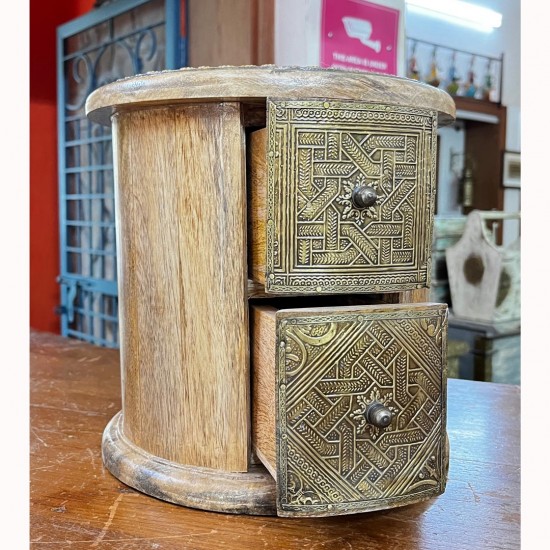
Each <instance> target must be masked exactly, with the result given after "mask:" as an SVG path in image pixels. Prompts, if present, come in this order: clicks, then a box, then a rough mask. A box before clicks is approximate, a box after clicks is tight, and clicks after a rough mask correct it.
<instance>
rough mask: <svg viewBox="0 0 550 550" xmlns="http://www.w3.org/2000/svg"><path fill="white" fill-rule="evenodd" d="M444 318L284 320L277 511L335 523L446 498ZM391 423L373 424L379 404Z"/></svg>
mask: <svg viewBox="0 0 550 550" xmlns="http://www.w3.org/2000/svg"><path fill="white" fill-rule="evenodd" d="M446 333H447V309H446V307H445V306H442V305H441V304H437V305H426V306H422V307H420V308H417V309H413V310H408V311H407V310H405V308H403V307H399V306H397V307H396V306H394V307H393V308H386V309H382V310H380V309H377V310H376V311H374V310H371V311H369V308H361V309H359V310H357V308H354V311H353V312H350V311H345V310H344V308H342V309H340V310H339V311H335V312H334V313H326V312H323V313H322V314H314V313H313V312H312V311H311V310H310V311H309V312H308V311H303V312H299V311H297V310H292V311H287V312H280V314H279V315H278V325H277V342H278V360H277V372H278V390H277V415H278V421H277V425H278V430H279V433H278V448H277V475H278V509H279V512H280V515H306V516H315V515H336V514H349V513H356V512H362V511H369V510H377V509H383V508H390V507H394V506H401V505H404V504H408V503H411V502H418V501H421V500H424V499H426V498H429V497H431V496H434V495H437V494H440V493H442V492H443V491H444V490H445V483H446V474H445V472H446V464H447V461H448V457H447V453H446V449H445V438H446V352H445V350H446ZM374 403H376V404H378V406H380V405H382V406H383V407H385V409H386V410H388V411H390V412H391V423H390V424H389V425H387V426H386V427H377V426H375V425H373V424H372V423H369V421H368V420H367V418H368V415H367V414H366V412H367V410H368V408H369V406H370V405H372V404H374Z"/></svg>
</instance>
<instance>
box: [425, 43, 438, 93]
mask: <svg viewBox="0 0 550 550" xmlns="http://www.w3.org/2000/svg"><path fill="white" fill-rule="evenodd" d="M428 84H431V85H432V86H434V87H435V88H437V87H439V84H441V78H440V77H439V70H438V68H437V48H436V47H434V49H433V52H432V62H431V65H430V75H429V76H428Z"/></svg>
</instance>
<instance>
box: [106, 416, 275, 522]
mask: <svg viewBox="0 0 550 550" xmlns="http://www.w3.org/2000/svg"><path fill="white" fill-rule="evenodd" d="M102 452H103V463H104V464H105V467H106V468H107V469H108V470H109V471H110V472H111V473H112V474H113V475H114V476H115V477H116V478H118V479H120V481H122V482H123V483H126V485H129V486H130V487H133V488H134V489H137V490H138V491H141V492H142V493H146V494H147V495H150V496H153V497H156V498H159V499H161V500H166V501H168V502H173V503H174V504H181V505H183V506H189V507H191V508H200V509H202V510H210V511H212V512H226V513H231V514H251V515H261V516H272V515H276V506H275V498H276V493H275V481H274V479H273V478H272V477H271V475H270V474H269V472H268V471H267V470H266V469H265V468H264V467H263V466H261V465H257V466H252V467H251V468H250V470H249V471H248V472H244V473H234V472H223V471H220V470H213V469H210V468H199V467H196V466H185V465H182V464H176V463H174V462H170V461H168V460H164V459H162V458H160V457H157V456H154V455H152V454H149V453H148V452H146V451H144V450H143V449H141V448H139V447H137V446H136V445H134V444H133V443H132V442H131V441H129V440H128V439H127V438H126V437H124V434H123V433H122V412H119V413H118V414H117V415H115V416H114V417H113V419H112V420H111V421H110V422H109V424H108V425H107V427H106V428H105V431H104V433H103V443H102Z"/></svg>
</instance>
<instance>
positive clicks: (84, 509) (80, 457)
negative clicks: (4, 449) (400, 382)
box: [30, 333, 520, 550]
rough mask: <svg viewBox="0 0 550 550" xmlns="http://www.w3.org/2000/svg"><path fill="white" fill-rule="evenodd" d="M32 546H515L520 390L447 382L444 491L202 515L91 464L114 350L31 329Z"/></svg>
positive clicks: (364, 549)
mask: <svg viewBox="0 0 550 550" xmlns="http://www.w3.org/2000/svg"><path fill="white" fill-rule="evenodd" d="M30 400H31V411H30V422H31V426H30V451H31V457H30V460H31V463H30V482H31V502H30V514H31V518H30V520H31V526H30V541H31V544H30V546H31V548H35V549H37V550H38V549H39V548H52V549H53V548H72V549H76V550H80V549H87V548H92V549H93V548H101V549H104V550H107V549H109V550H111V549H112V550H115V549H116V550H144V549H155V550H168V549H170V550H172V549H173V550H180V549H193V550H212V549H219V548H228V549H232V548H234V549H239V550H240V549H243V548H246V549H256V548H267V549H276V548H277V549H280V548H284V549H285V550H294V549H316V550H320V549H330V550H343V549H353V550H375V549H377V550H379V549H381V548H383V549H384V550H442V549H445V550H455V549H457V550H458V549H460V550H466V549H468V550H470V549H475V550H485V549H487V550H489V549H500V550H502V549H504V550H517V549H518V548H519V547H520V415H519V411H520V389H519V387H518V386H510V385H501V384H493V383H486V382H473V381H466V380H455V379H453V380H449V387H448V406H449V410H448V424H447V425H448V430H449V435H450V441H451V465H450V471H449V481H448V484H447V490H446V492H445V493H444V494H443V495H441V496H440V497H437V498H435V499H433V500H431V501H429V502H426V503H421V504H413V505H411V506H406V507H403V508H399V509H393V510H386V511H383V512H372V513H368V514H359V515H353V516H340V517H332V518H320V519H288V518H277V517H261V516H236V515H230V514H220V513H214V512H202V511H198V510H194V509H191V508H185V507H182V506H177V505H174V504H170V503H167V502H163V501H161V500H158V499H155V498H152V497H149V496H146V495H143V494H141V493H138V492H137V491H135V490H133V489H130V488H128V487H127V486H126V485H124V484H123V483H121V482H119V481H118V480H117V479H116V478H114V477H113V476H112V475H111V474H110V473H109V472H108V471H107V470H106V469H105V468H104V467H103V466H102V463H101V435H102V432H103V429H104V428H105V426H106V425H107V423H108V422H109V420H110V419H111V417H112V416H113V414H114V413H115V412H116V411H118V410H119V409H120V375H119V363H118V352H117V351H116V350H107V349H104V348H99V347H95V346H91V345H89V344H85V343H82V342H78V341H76V340H70V339H66V338H61V337H59V336H55V335H50V334H45V333H31V353H30Z"/></svg>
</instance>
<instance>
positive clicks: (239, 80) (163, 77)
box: [86, 65, 456, 126]
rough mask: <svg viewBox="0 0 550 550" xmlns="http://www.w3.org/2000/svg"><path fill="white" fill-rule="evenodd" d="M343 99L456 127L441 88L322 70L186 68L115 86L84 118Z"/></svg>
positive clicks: (103, 91) (92, 99) (94, 97)
mask: <svg viewBox="0 0 550 550" xmlns="http://www.w3.org/2000/svg"><path fill="white" fill-rule="evenodd" d="M266 97H272V98H278V99H313V98H318V99H329V98H330V99H343V100H359V101H366V102H371V103H382V104H384V105H400V106H407V107H420V108H423V109H429V110H435V111H437V112H438V120H439V126H444V125H446V124H450V123H451V122H453V120H454V118H455V112H456V109H455V103H454V101H453V99H452V97H451V96H450V95H449V94H448V93H447V92H445V91H443V90H440V89H439V88H434V87H433V86H430V85H429V84H424V83H421V82H418V81H416V80H409V79H407V78H399V77H396V76H387V75H379V74H374V73H366V72H364V71H348V70H342V69H323V68H320V67H277V66H275V65H262V66H254V65H250V66H244V67H199V68H192V67H186V68H183V69H178V70H173V71H160V72H152V73H147V74H145V75H138V76H134V77H129V78H124V79H121V80H117V81H116V82H113V83H111V84H107V85H105V86H102V87H101V88H99V89H97V90H95V91H94V92H93V93H91V94H90V95H89V96H88V99H87V101H86V113H87V115H88V117H89V118H90V119H91V120H93V121H94V122H99V123H101V124H106V125H108V124H109V123H110V117H111V115H112V114H113V113H114V112H116V111H119V110H120V109H121V108H131V107H136V106H144V105H166V104H174V102H178V101H179V102H189V101H197V100H200V101H240V102H242V103H250V102H264V101H265V98H266Z"/></svg>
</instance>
